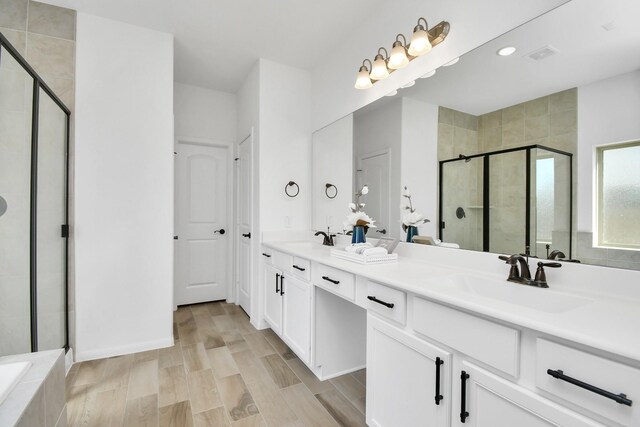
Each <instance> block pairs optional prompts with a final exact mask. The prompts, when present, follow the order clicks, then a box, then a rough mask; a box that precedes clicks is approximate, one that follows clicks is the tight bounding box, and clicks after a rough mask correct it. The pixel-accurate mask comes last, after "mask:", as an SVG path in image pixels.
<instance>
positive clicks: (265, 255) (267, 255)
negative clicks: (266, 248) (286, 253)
mask: <svg viewBox="0 0 640 427" xmlns="http://www.w3.org/2000/svg"><path fill="white" fill-rule="evenodd" d="M262 256H264V257H267V258H271V255H269V254H265V253H264V252H262Z"/></svg>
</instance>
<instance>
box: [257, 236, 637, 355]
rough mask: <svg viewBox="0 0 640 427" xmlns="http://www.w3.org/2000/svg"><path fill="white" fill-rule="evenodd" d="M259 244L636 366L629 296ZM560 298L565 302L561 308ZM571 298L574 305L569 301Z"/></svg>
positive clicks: (296, 245)
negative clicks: (463, 282) (359, 260)
mask: <svg viewBox="0 0 640 427" xmlns="http://www.w3.org/2000/svg"><path fill="white" fill-rule="evenodd" d="M263 245H264V246H266V247H269V248H272V249H274V250H277V251H281V252H285V253H289V254H292V255H296V256H299V257H302V258H306V259H309V260H311V261H316V262H319V263H322V264H324V265H328V266H330V267H335V268H338V269H341V270H345V271H348V272H351V273H353V274H355V275H358V276H363V277H365V278H367V279H370V280H374V281H376V282H379V283H383V284H386V285H389V286H392V287H394V288H397V289H401V290H404V291H406V292H411V293H414V294H416V295H419V296H423V297H426V298H429V299H431V300H434V301H437V302H440V303H444V304H447V305H450V306H453V307H457V308H461V309H464V310H467V311H470V312H473V313H477V314H480V315H483V316H488V317H491V318H494V319H498V320H501V321H504V322H508V323H512V324H514V325H517V326H521V327H524V328H529V329H532V330H535V331H539V332H542V333H546V334H550V335H553V336H556V337H559V338H563V339H566V340H570V341H574V342H577V343H580V344H584V345H586V346H589V347H593V348H595V349H599V350H602V351H606V352H610V353H614V354H616V355H619V356H622V357H625V358H628V359H631V360H632V361H634V362H635V363H634V364H636V365H639V364H640V332H638V330H637V329H636V328H637V327H638V325H640V301H639V300H637V299H635V298H633V297H632V296H631V297H626V296H623V295H607V294H603V293H592V292H587V291H585V292H574V291H573V290H571V291H567V290H562V291H560V290H555V289H553V282H551V281H550V289H541V288H534V287H530V286H523V285H518V284H515V283H511V282H507V281H506V275H507V273H508V269H506V270H504V277H500V278H498V277H497V276H496V274H491V273H487V272H483V271H481V270H472V269H464V268H458V267H452V266H451V265H445V264H441V263H436V262H434V261H432V260H430V259H428V258H424V259H421V258H413V257H402V256H401V257H399V259H398V262H397V263H393V264H382V265H360V264H357V263H353V262H350V261H346V260H341V259H339V258H336V257H332V256H331V255H330V249H331V248H330V247H327V246H322V245H319V244H316V243H309V242H306V243H303V242H264V243H263ZM496 263H498V261H497V260H496ZM533 273H534V271H532V275H533ZM547 275H548V276H549V273H547ZM459 279H462V280H466V281H467V282H469V283H470V286H472V287H471V288H470V289H471V291H470V290H469V289H467V288H465V287H464V286H463V287H462V288H461V287H459V286H456V285H454V284H452V283H453V282H452V281H453V280H459ZM476 280H477V282H476ZM637 285H638V286H640V283H638V284H637ZM479 287H485V288H484V290H488V287H491V288H492V289H491V291H492V292H489V294H492V293H493V291H494V290H495V291H497V294H499V295H500V298H494V297H490V296H487V294H486V293H485V292H484V291H483V289H482V288H479ZM494 287H495V288H494ZM474 289H478V290H480V291H481V292H475V291H474ZM565 300H566V301H567V302H568V303H569V304H567V305H566V306H565V307H563V304H564V301H565ZM536 301H537V307H538V308H532V307H531V306H528V305H529V302H531V305H532V306H533V307H536ZM547 301H548V303H549V304H548V307H546V304H545V303H546V302H547ZM576 301H577V303H576V304H575V307H573V306H572V304H571V303H572V302H576ZM566 307H570V308H569V309H567V308H566Z"/></svg>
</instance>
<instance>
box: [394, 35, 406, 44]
mask: <svg viewBox="0 0 640 427" xmlns="http://www.w3.org/2000/svg"><path fill="white" fill-rule="evenodd" d="M400 37H402V42H401V41H400ZM396 43H401V44H402V46H404V47H407V38H406V37H405V36H404V34H402V33H400V34H398V35H397V36H396V41H395V43H394V44H393V45H394V46H395V45H396Z"/></svg>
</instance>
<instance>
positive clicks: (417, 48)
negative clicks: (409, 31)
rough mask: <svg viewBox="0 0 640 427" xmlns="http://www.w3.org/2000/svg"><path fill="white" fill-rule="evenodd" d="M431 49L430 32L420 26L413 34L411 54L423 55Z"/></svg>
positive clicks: (410, 47)
mask: <svg viewBox="0 0 640 427" xmlns="http://www.w3.org/2000/svg"><path fill="white" fill-rule="evenodd" d="M430 51H431V42H430V41H429V34H427V32H426V31H425V30H424V29H422V27H420V28H419V29H418V30H416V31H414V32H413V35H412V36H411V43H409V55H411V56H421V55H424V54H425V53H429V52H430Z"/></svg>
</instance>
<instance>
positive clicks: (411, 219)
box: [402, 211, 429, 227]
mask: <svg viewBox="0 0 640 427" xmlns="http://www.w3.org/2000/svg"><path fill="white" fill-rule="evenodd" d="M425 222H429V220H428V219H425V217H424V216H423V215H422V214H421V213H418V212H415V211H414V212H409V213H407V214H405V215H404V217H403V218H402V223H403V224H404V225H406V226H407V227H410V226H414V227H415V226H418V225H420V224H424V223H425Z"/></svg>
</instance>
